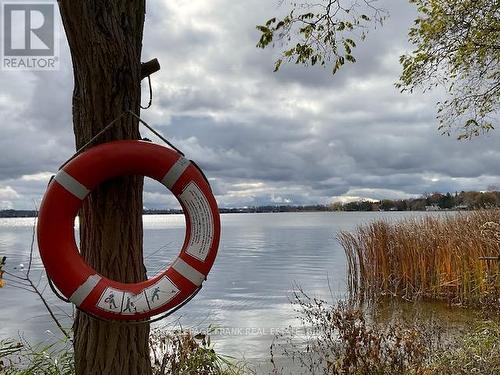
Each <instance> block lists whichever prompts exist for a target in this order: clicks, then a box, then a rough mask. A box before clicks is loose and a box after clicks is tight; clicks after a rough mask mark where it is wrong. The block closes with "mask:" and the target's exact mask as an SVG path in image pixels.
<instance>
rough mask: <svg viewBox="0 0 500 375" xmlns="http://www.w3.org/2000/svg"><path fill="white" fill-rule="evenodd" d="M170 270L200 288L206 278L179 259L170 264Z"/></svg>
mask: <svg viewBox="0 0 500 375" xmlns="http://www.w3.org/2000/svg"><path fill="white" fill-rule="evenodd" d="M172 268H173V269H174V270H176V271H177V272H179V273H180V274H181V275H182V276H184V277H185V278H186V279H188V280H189V281H191V282H192V283H193V284H194V285H196V286H200V285H201V284H202V283H203V281H205V278H206V277H205V275H204V274H202V273H201V272H200V271H198V270H197V269H195V268H193V267H192V266H190V265H189V264H187V263H186V262H185V261H184V260H182V259H181V258H177V259H176V260H175V262H174V264H172Z"/></svg>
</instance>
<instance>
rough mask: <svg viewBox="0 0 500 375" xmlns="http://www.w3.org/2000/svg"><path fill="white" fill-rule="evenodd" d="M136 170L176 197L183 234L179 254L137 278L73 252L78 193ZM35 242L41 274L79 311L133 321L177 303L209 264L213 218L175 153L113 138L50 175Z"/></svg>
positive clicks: (216, 235)
mask: <svg viewBox="0 0 500 375" xmlns="http://www.w3.org/2000/svg"><path fill="white" fill-rule="evenodd" d="M124 175H143V176H148V177H151V178H154V179H155V180H157V181H160V182H161V183H162V184H163V185H165V186H166V187H167V188H168V189H170V191H172V193H173V194H174V195H175V196H176V198H177V199H178V200H179V202H180V204H181V206H182V208H183V211H184V216H185V218H186V236H185V239H184V245H183V247H182V250H181V252H180V254H179V257H178V258H177V259H176V260H175V261H174V262H173V263H172V265H171V266H170V267H169V268H168V269H167V270H165V271H164V272H162V273H160V274H158V275H156V276H155V277H153V278H152V279H149V280H147V281H144V282H139V283H135V284H134V283H128V284H127V283H121V282H117V281H114V280H110V279H108V278H106V277H104V276H103V275H100V274H98V273H97V272H96V271H95V270H93V269H92V268H91V267H90V266H89V265H87V264H86V263H85V261H84V260H83V258H82V257H81V256H80V254H79V251H78V247H77V245H76V242H75V236H74V221H75V217H76V215H77V213H78V210H79V209H80V207H81V206H82V202H83V200H84V199H85V197H86V196H87V195H88V194H89V193H90V191H91V190H92V189H94V188H95V187H96V186H97V185H99V184H100V183H102V182H104V181H105V180H108V179H110V178H113V177H118V176H124ZM37 235H38V247H39V250H40V255H41V258H42V261H43V264H44V266H45V268H46V271H47V275H48V276H49V277H50V278H51V279H52V281H53V282H54V284H55V285H56V286H57V288H58V289H59V290H60V291H61V293H62V294H63V295H64V296H66V297H67V298H68V299H69V300H70V301H71V302H73V303H74V304H75V305H77V306H78V307H79V308H80V309H82V310H83V311H86V312H88V313H90V314H94V315H97V316H99V317H102V318H105V319H114V320H140V319H146V318H149V317H151V316H153V315H157V314H160V313H162V312H165V311H167V310H169V309H171V308H174V307H176V306H178V305H179V304H181V303H182V302H184V301H185V300H186V299H187V298H188V297H189V296H190V295H192V293H193V292H195V291H196V289H198V287H200V286H201V283H202V282H203V281H204V280H205V278H206V276H207V275H208V272H209V271H210V269H211V268H212V265H213V263H214V261H215V256H216V255H217V248H218V246H219V239H220V217H219V211H218V208H217V203H216V201H215V198H214V196H213V195H212V192H211V189H210V186H209V184H208V183H207V182H206V180H205V178H204V177H203V175H202V174H201V173H200V171H199V170H198V168H197V167H196V166H194V165H193V163H191V162H190V161H189V160H187V159H185V158H184V157H182V156H181V155H180V154H178V153H177V152H175V151H173V150H171V149H168V148H166V147H163V146H160V145H157V144H154V143H150V142H143V141H115V142H110V143H105V144H102V145H99V146H96V147H93V148H91V149H89V150H88V151H86V152H84V153H82V154H80V155H79V156H77V157H76V158H74V159H73V160H71V161H70V162H69V163H68V164H66V165H65V166H64V167H63V168H62V169H61V170H60V171H59V172H58V173H57V175H56V176H55V177H54V179H53V180H52V182H51V183H50V184H49V186H48V188H47V192H46V193H45V196H44V198H43V201H42V204H41V206H40V212H39V218H38V227H37Z"/></svg>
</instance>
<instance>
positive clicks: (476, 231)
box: [338, 210, 500, 308]
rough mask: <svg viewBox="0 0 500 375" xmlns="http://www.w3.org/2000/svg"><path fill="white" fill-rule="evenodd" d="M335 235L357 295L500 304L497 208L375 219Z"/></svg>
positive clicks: (499, 241) (370, 297) (363, 297)
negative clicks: (402, 218) (443, 214)
mask: <svg viewBox="0 0 500 375" xmlns="http://www.w3.org/2000/svg"><path fill="white" fill-rule="evenodd" d="M338 239H339V241H340V243H341V245H342V246H343V248H344V251H345V254H346V256H347V261H348V286H349V291H350V293H351V295H352V296H353V297H355V298H357V299H360V300H365V299H369V300H374V299H376V298H378V297H379V296H398V297H401V298H404V299H408V300H415V299H419V298H432V299H438V300H447V301H449V302H450V303H451V304H457V305H466V306H481V307H484V306H489V307H490V308H498V307H500V261H498V260H493V259H490V260H486V259H485V258H494V257H498V256H499V255H500V210H484V211H475V212H467V213H457V214H451V215H446V216H438V217H436V216H425V217H423V218H414V219H406V220H403V221H401V222H396V223H390V222H386V221H375V222H373V223H371V224H369V225H364V226H360V227H358V228H357V230H356V232H355V233H348V232H341V233H340V234H339V235H338Z"/></svg>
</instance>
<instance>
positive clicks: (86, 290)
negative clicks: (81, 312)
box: [69, 274, 101, 306]
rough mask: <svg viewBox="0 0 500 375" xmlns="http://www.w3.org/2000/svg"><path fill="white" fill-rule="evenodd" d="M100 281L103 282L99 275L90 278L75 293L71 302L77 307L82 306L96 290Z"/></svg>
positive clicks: (70, 298)
mask: <svg viewBox="0 0 500 375" xmlns="http://www.w3.org/2000/svg"><path fill="white" fill-rule="evenodd" d="M99 281H101V276H99V275H97V274H96V275H91V276H89V277H88V278H87V280H85V282H84V283H83V284H82V285H80V286H79V287H78V288H77V289H76V290H75V291H74V292H73V294H72V295H71V297H69V300H70V301H71V302H73V303H74V304H75V305H77V306H80V305H81V304H82V303H83V301H85V298H87V297H88V296H89V294H90V292H92V290H94V288H95V286H96V285H97V283H98V282H99Z"/></svg>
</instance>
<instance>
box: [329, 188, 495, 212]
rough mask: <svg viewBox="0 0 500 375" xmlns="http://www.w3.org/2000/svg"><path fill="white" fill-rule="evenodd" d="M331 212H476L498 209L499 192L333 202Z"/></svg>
mask: <svg viewBox="0 0 500 375" xmlns="http://www.w3.org/2000/svg"><path fill="white" fill-rule="evenodd" d="M330 207H331V210H333V211H425V210H437V209H442V210H446V209H448V210H450V209H462V210H476V209H481V208H494V207H500V191H487V192H479V191H461V192H460V193H458V192H456V193H454V194H452V193H446V194H443V193H426V194H424V195H423V196H422V197H420V198H411V199H398V200H391V199H383V200H381V201H368V200H360V201H355V202H348V203H341V202H335V203H333V204H331V205H330Z"/></svg>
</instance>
